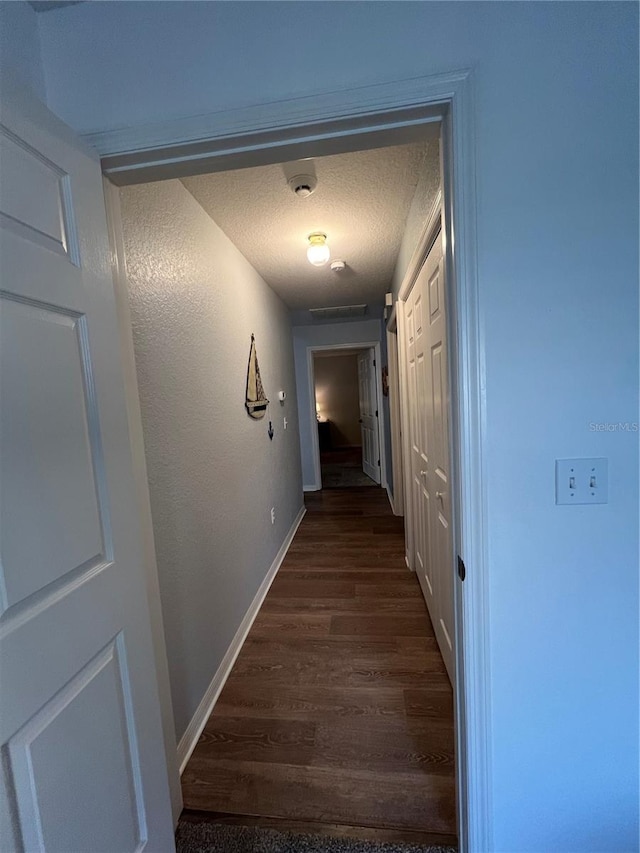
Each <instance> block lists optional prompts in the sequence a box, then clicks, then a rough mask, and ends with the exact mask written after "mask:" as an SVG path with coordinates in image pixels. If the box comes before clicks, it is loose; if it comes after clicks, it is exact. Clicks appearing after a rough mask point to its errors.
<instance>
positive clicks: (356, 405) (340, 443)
mask: <svg viewBox="0 0 640 853" xmlns="http://www.w3.org/2000/svg"><path fill="white" fill-rule="evenodd" d="M307 361H308V366H309V383H310V384H309V389H310V394H309V398H310V400H311V402H312V406H313V407H314V410H315V417H316V420H317V424H318V428H317V433H316V432H315V431H314V432H313V434H312V441H313V445H314V447H313V455H314V460H315V469H316V474H317V477H316V485H317V488H319V489H337V488H356V487H367V486H380V485H381V484H384V483H385V482H386V460H385V458H384V444H385V442H384V428H385V426H384V413H383V411H382V404H381V402H380V400H381V396H382V390H381V383H380V381H379V380H380V344H379V342H377V341H373V342H368V343H367V342H363V343H362V344H343V345H342V346H339V347H331V346H320V347H309V349H308V351H307Z"/></svg>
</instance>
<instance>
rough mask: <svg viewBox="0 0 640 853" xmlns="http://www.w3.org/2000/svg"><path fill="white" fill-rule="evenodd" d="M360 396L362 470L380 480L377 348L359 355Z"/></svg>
mask: <svg viewBox="0 0 640 853" xmlns="http://www.w3.org/2000/svg"><path fill="white" fill-rule="evenodd" d="M358 397H359V404H360V434H361V436H362V470H363V471H364V473H365V474H366V475H367V476H368V477H371V479H372V480H373V481H374V482H376V483H379V482H380V440H379V436H378V386H377V381H376V360H375V350H373V349H370V350H367V352H364V353H360V354H359V355H358Z"/></svg>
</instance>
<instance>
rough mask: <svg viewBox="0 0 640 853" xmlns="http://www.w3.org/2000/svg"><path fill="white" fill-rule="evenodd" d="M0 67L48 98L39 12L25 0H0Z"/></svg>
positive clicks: (39, 96) (40, 96) (41, 97)
mask: <svg viewBox="0 0 640 853" xmlns="http://www.w3.org/2000/svg"><path fill="white" fill-rule="evenodd" d="M0 68H1V69H2V70H3V71H9V72H11V73H12V74H13V75H14V76H15V77H16V78H17V79H18V80H19V81H20V83H22V85H23V86H27V87H28V88H29V89H31V90H32V91H33V92H34V93H35V94H36V95H37V96H38V98H40V100H42V101H44V100H45V88H44V71H43V66H42V56H41V52H40V35H39V33H38V15H37V13H36V12H35V11H34V9H33V7H32V6H30V5H29V3H27V2H25V0H15V2H11V3H7V2H0Z"/></svg>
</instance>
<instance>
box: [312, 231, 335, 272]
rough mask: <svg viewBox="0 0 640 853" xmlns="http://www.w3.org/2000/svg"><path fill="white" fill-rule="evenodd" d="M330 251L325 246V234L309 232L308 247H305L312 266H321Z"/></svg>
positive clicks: (325, 261)
mask: <svg viewBox="0 0 640 853" xmlns="http://www.w3.org/2000/svg"><path fill="white" fill-rule="evenodd" d="M330 257H331V251H330V250H329V247H328V246H327V235H326V234H322V233H321V232H319V231H317V232H316V233H314V234H309V248H308V249H307V259H308V261H309V263H310V264H313V266H314V267H323V266H324V265H325V264H326V263H327V261H328V260H329V258H330Z"/></svg>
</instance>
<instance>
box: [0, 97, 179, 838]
mask: <svg viewBox="0 0 640 853" xmlns="http://www.w3.org/2000/svg"><path fill="white" fill-rule="evenodd" d="M0 118H1V122H2V125H1V127H0V144H1V148H0V155H1V174H0V211H1V212H0V240H1V244H0V252H1V254H0V264H1V268H0V272H1V282H0V285H1V293H0V296H1V302H0V311H1V314H0V320H1V328H0V335H1V337H0V359H1V361H0V368H1V375H0V382H1V385H0V391H1V396H0V404H1V411H0V416H1V421H0V428H1V444H0V464H1V477H2V480H1V483H2V489H1V495H0V497H1V505H0V511H1V524H0V532H1V554H2V564H1V570H0V611H1V615H0V679H1V691H2V692H1V703H2V707H1V713H0V744H1V746H2V759H3V761H2V775H1V781H0V838H1V839H2V842H1V847H2V850H3V851H10V850H26V851H47V853H54V851H55V852H56V853H70V851H91V853H97V852H98V851H105V853H106V851H110V853H114V851H118V853H129V851H141V850H145V849H146V850H148V851H169V850H172V849H173V827H172V819H171V806H170V798H169V787H168V780H167V769H166V762H165V754H164V745H163V738H162V731H161V720H160V710H159V702H158V691H157V685H156V678H155V665H154V654H153V647H152V641H151V630H150V620H149V612H148V601H147V595H146V589H145V578H144V573H143V565H142V549H141V536H140V531H139V525H138V520H137V508H136V500H135V491H134V477H133V466H132V459H131V453H130V446H129V435H128V428H127V412H126V407H125V394H124V381H123V374H122V365H121V361H120V345H119V333H118V328H117V324H116V309H115V300H114V292H113V282H112V275H111V268H110V254H109V246H108V240H107V228H106V221H105V208H104V197H103V190H102V177H101V172H100V164H99V161H98V158H97V155H95V154H92V153H91V152H90V151H89V150H88V149H87V148H86V147H85V146H84V145H82V144H81V143H80V142H79V141H78V140H77V139H76V138H75V137H74V136H73V134H72V133H71V132H70V131H69V130H68V128H66V127H65V126H63V125H62V124H60V123H59V122H58V121H57V120H56V119H55V118H54V117H53V116H52V115H51V114H50V113H48V112H47V111H46V110H45V108H44V107H43V106H42V105H41V104H39V103H38V102H35V101H32V100H31V98H30V96H28V95H27V94H26V93H24V92H21V91H20V90H19V89H17V88H14V87H11V86H9V84H6V85H5V86H3V104H2V113H1V115H0Z"/></svg>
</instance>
